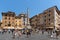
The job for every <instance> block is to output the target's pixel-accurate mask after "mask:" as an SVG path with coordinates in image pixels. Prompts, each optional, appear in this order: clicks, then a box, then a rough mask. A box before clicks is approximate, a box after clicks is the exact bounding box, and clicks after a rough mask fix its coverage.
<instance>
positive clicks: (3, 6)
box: [0, 0, 60, 20]
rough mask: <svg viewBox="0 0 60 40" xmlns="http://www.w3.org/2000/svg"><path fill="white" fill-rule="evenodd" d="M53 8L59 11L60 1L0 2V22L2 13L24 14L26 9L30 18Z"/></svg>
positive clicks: (18, 0) (14, 0) (17, 0)
mask: <svg viewBox="0 0 60 40" xmlns="http://www.w3.org/2000/svg"><path fill="white" fill-rule="evenodd" d="M53 6H57V7H58V9H60V0H0V20H2V15H1V13H2V12H8V11H12V12H15V13H16V15H18V14H20V13H22V12H24V13H26V12H27V8H28V9H29V17H30V18H31V17H33V16H34V15H36V14H39V13H42V12H43V11H44V10H46V9H48V8H50V7H53Z"/></svg>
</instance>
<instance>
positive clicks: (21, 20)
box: [2, 11, 29, 29]
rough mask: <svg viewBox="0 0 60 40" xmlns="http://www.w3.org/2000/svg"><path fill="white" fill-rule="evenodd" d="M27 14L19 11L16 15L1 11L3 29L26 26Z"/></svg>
mask: <svg viewBox="0 0 60 40" xmlns="http://www.w3.org/2000/svg"><path fill="white" fill-rule="evenodd" d="M27 17H28V16H27V14H24V13H21V14H19V15H18V16H16V14H15V13H14V12H10V11H8V12H2V28H3V29H23V28H25V26H27V21H28V22H29V20H27V19H29V18H27Z"/></svg>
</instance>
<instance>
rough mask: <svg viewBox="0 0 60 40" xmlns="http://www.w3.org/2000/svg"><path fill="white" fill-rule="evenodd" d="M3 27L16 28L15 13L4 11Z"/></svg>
mask: <svg viewBox="0 0 60 40" xmlns="http://www.w3.org/2000/svg"><path fill="white" fill-rule="evenodd" d="M2 27H3V29H14V27H15V13H14V12H10V11H8V12H2Z"/></svg>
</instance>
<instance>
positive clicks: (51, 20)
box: [30, 6, 60, 30]
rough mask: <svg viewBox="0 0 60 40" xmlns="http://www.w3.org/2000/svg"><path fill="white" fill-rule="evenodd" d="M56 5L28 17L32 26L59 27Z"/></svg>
mask: <svg viewBox="0 0 60 40" xmlns="http://www.w3.org/2000/svg"><path fill="white" fill-rule="evenodd" d="M59 13H60V12H59V10H58V8H57V7H56V6H54V7H51V8H48V9H47V10H45V11H43V12H42V13H40V14H38V15H35V16H33V17H32V18H31V19H30V23H31V26H32V27H33V28H36V29H37V28H39V29H42V28H45V29H56V30H57V29H59V28H60V21H59V20H60V15H59Z"/></svg>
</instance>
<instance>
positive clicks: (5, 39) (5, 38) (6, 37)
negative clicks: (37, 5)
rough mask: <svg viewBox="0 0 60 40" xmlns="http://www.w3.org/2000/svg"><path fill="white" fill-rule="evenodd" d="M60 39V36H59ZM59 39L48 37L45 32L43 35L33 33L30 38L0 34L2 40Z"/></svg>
mask: <svg viewBox="0 0 60 40" xmlns="http://www.w3.org/2000/svg"><path fill="white" fill-rule="evenodd" d="M59 37H60V36H59ZM59 37H58V39H56V38H55V37H53V38H51V37H50V36H48V34H47V32H45V33H44V34H43V35H42V34H41V32H40V33H32V35H31V36H30V37H28V38H27V37H26V35H22V36H21V37H19V38H18V37H16V38H14V39H13V38H12V33H10V34H9V33H8V32H7V33H5V34H1V33H0V40H60V38H59Z"/></svg>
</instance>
